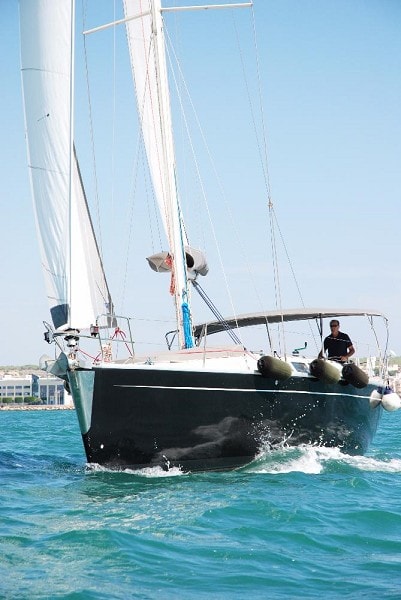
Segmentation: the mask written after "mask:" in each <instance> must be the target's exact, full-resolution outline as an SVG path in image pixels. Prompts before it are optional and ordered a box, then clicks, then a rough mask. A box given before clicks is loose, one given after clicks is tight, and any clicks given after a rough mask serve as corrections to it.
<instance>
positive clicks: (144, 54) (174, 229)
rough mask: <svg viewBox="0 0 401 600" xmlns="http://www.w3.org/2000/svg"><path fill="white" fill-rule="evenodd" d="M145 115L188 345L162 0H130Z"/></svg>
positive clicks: (135, 68)
mask: <svg viewBox="0 0 401 600" xmlns="http://www.w3.org/2000/svg"><path fill="white" fill-rule="evenodd" d="M124 12H125V17H126V19H127V22H126V29H127V37H128V46H129V51H130V59H131V67H132V72H133V78H134V81H135V89H136V97H137V104H138V113H139V119H140V123H141V128H142V134H143V139H144V143H145V148H146V154H147V158H148V163H149V168H150V172H151V175H152V181H153V187H154V190H155V195H156V198H157V200H158V203H159V209H160V213H161V216H162V219H163V223H164V229H165V232H166V235H167V239H168V243H169V248H170V256H171V261H172V262H171V268H172V271H173V275H174V279H175V284H174V295H175V302H176V314H177V325H178V330H179V336H180V344H181V346H182V347H190V346H191V345H192V332H191V323H190V320H191V314H190V310H189V290H188V279H187V267H186V254H185V247H186V246H188V241H187V238H186V233H185V229H184V225H183V220H182V213H181V208H180V203H179V198H178V192H177V185H176V173H175V154H174V144H173V131H172V122H171V108H170V98H169V87H168V79H167V65H166V56H165V39H164V28H163V21H162V17H161V3H160V0H124Z"/></svg>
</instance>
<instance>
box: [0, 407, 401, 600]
mask: <svg viewBox="0 0 401 600" xmlns="http://www.w3.org/2000/svg"><path fill="white" fill-rule="evenodd" d="M400 422H401V413H400V414H398V413H395V414H385V415H384V418H383V421H382V424H381V426H380V430H379V432H378V434H377V437H376V440H375V443H374V445H373V446H372V449H371V451H370V453H369V455H368V456H365V457H350V456H346V455H344V454H341V453H340V452H339V451H338V450H335V449H325V448H319V447H311V446H301V447H298V448H286V447H283V448H281V449H278V450H275V451H269V450H266V451H264V452H261V453H260V455H259V456H258V457H257V458H256V459H255V461H254V462H253V463H252V464H251V465H249V466H247V467H246V468H242V469H240V470H238V471H234V472H228V473H206V474H183V473H181V472H180V470H179V469H172V470H171V471H170V472H167V473H166V472H163V471H161V470H159V469H150V470H147V471H144V472H140V473H139V472H133V471H123V472H112V471H107V470H105V469H102V468H100V467H95V466H92V467H89V466H88V465H86V464H85V457H84V453H83V448H82V442H81V437H80V434H79V429H78V424H77V419H76V414H75V412H74V411H51V412H50V411H35V412H33V411H32V412H23V411H15V412H14V411H7V412H1V413H0V426H1V436H0V484H1V485H0V598H2V599H12V600H14V599H25V598H26V599H30V600H34V599H53V598H65V599H71V600H78V599H85V600H86V599H88V600H91V599H96V600H98V599H99V600H100V599H124V600H126V599H129V598H132V599H144V600H146V599H154V598H157V599H160V600H164V599H166V600H170V599H184V600H187V599H188V600H191V599H192V598H194V599H195V598H196V599H206V598H207V599H212V600H213V599H224V600H226V599H227V600H232V599H237V598H238V599H240V598H241V599H243V598H246V597H247V596H249V598H252V599H253V600H254V599H269V600H270V599H273V600H274V599H276V598H280V599H281V598H282V599H284V598H285V599H291V598H320V597H321V598H323V597H324V598H325V599H337V598H342V599H343V598H344V599H355V600H356V599H358V600H360V599H369V600H370V599H376V598H377V599H390V598H391V599H401V508H400V498H401V442H400V439H399V433H398V431H399V427H400Z"/></svg>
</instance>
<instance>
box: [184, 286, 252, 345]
mask: <svg viewBox="0 0 401 600" xmlns="http://www.w3.org/2000/svg"><path fill="white" fill-rule="evenodd" d="M191 282H192V285H193V286H194V288H195V289H196V291H197V292H198V294H199V295H200V297H201V298H202V300H203V301H204V302H205V304H206V305H207V306H208V308H210V310H211V312H212V313H213V314H214V316H215V317H216V319H217V320H218V321H219V322H220V323H221V324H222V325H223V327H224V329H225V330H226V331H227V333H228V335H229V336H230V338H231V339H232V340H233V342H234V343H235V344H239V345H240V346H243V343H242V341H241V340H240V338H239V337H238V336H237V334H236V333H235V332H234V331H233V330H232V328H231V327H230V325H229V324H228V323H227V321H226V320H225V319H224V317H223V315H222V314H221V313H220V311H219V310H218V308H217V306H216V305H215V304H214V303H213V302H212V300H211V299H210V298H209V296H208V295H207V293H206V292H205V290H204V289H203V288H202V286H201V285H200V284H199V283H198V282H197V281H196V280H195V279H191Z"/></svg>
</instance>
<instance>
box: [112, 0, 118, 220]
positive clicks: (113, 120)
mask: <svg viewBox="0 0 401 600" xmlns="http://www.w3.org/2000/svg"><path fill="white" fill-rule="evenodd" d="M113 19H114V21H115V20H116V0H114V2H113ZM116 79H117V77H116V28H115V27H113V108H112V141H111V214H112V219H113V226H112V227H113V230H114V218H115V209H114V199H115V185H114V179H115V172H116V164H115V161H116Z"/></svg>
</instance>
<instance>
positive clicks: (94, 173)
mask: <svg viewBox="0 0 401 600" xmlns="http://www.w3.org/2000/svg"><path fill="white" fill-rule="evenodd" d="M86 9H87V4H86V3H85V6H84V3H82V26H83V29H85V24H86ZM83 48H84V63H85V79H86V93H87V100H88V111H89V135H90V142H91V153H92V167H93V171H92V177H93V186H94V190H95V192H94V196H95V208H96V220H97V229H98V231H97V237H98V240H99V252H100V256H101V257H102V261H103V242H102V225H101V216H100V202H99V182H98V177H97V168H96V152H95V136H94V127H93V110H92V102H91V90H90V82H89V67H88V50H87V46H86V36H84V39H83Z"/></svg>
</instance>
